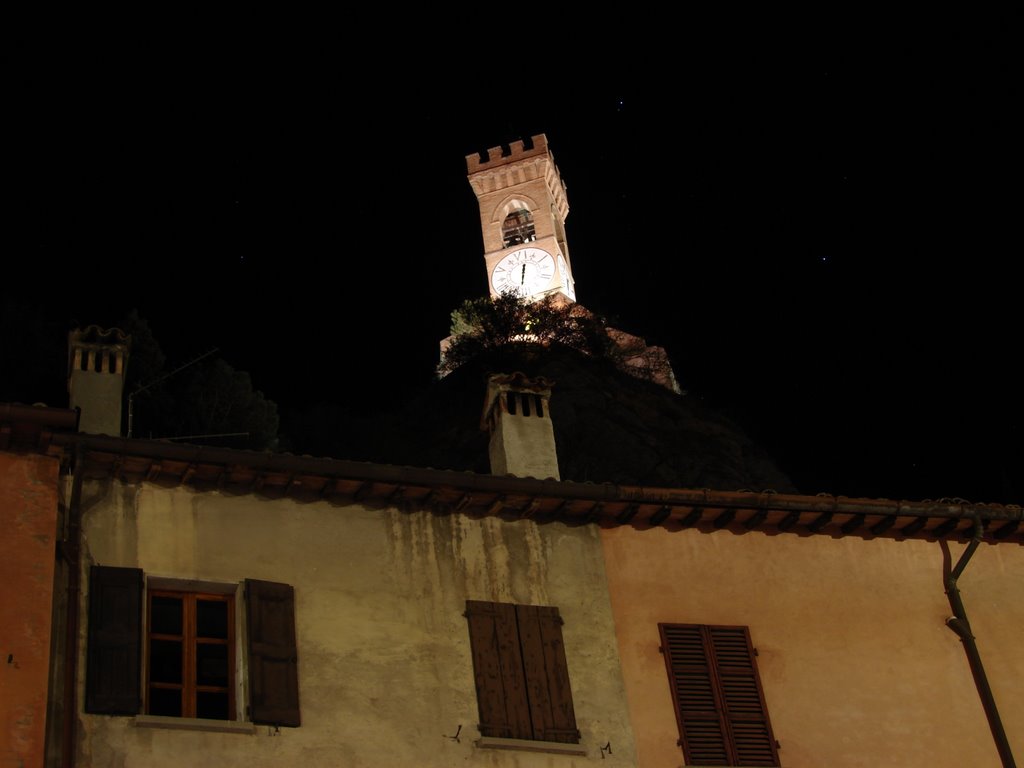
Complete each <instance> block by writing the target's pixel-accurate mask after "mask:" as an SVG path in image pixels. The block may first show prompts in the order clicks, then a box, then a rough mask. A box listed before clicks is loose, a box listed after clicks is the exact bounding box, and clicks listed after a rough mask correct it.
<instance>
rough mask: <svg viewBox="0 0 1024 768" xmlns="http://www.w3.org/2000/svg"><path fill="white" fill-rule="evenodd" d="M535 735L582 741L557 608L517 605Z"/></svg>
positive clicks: (543, 737)
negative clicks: (574, 709)
mask: <svg viewBox="0 0 1024 768" xmlns="http://www.w3.org/2000/svg"><path fill="white" fill-rule="evenodd" d="M516 619H517V621H518V624H519V643H520V648H521V650H522V657H523V672H524V675H525V677H526V691H527V698H528V700H529V707H530V720H531V722H532V724H533V734H534V735H533V738H535V739H542V740H544V741H560V742H564V743H568V744H578V743H579V740H580V732H579V731H578V730H577V729H576V715H575V713H574V712H573V708H572V691H571V690H570V688H569V667H568V665H567V664H566V662H565V646H564V644H563V643H562V618H561V616H559V615H558V609H557V608H551V607H542V606H536V605H519V606H516Z"/></svg>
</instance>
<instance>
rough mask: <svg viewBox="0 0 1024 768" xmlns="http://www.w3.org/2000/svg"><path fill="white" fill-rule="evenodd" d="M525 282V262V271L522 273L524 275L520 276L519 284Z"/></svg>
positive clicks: (524, 269) (524, 267) (524, 268)
mask: <svg viewBox="0 0 1024 768" xmlns="http://www.w3.org/2000/svg"><path fill="white" fill-rule="evenodd" d="M525 282H526V265H525V264H523V273H522V276H521V277H520V278H519V284H520V285H522V284H523V283H525Z"/></svg>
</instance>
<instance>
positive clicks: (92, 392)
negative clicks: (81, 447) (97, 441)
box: [68, 325, 131, 436]
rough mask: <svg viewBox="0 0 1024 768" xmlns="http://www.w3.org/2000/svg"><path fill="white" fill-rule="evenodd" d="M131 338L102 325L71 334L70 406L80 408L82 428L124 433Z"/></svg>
mask: <svg viewBox="0 0 1024 768" xmlns="http://www.w3.org/2000/svg"><path fill="white" fill-rule="evenodd" d="M130 345H131V337H129V336H128V335H126V334H125V333H124V331H122V330H120V329H119V328H111V329H110V330H108V331H105V330H103V329H102V328H100V327H99V326H98V325H90V326H89V327H88V328H86V329H84V330H82V329H75V330H73V331H71V332H70V333H68V393H69V395H70V407H71V408H77V409H79V411H80V414H81V415H80V417H79V421H78V431H79V432H88V433H90V434H94V435H115V436H117V435H120V434H121V394H122V393H123V391H124V375H125V371H126V370H127V365H128V349H129V347H130Z"/></svg>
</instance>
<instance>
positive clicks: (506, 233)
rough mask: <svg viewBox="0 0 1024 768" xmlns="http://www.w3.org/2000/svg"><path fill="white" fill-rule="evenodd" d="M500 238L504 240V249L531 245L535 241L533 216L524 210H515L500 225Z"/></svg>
mask: <svg viewBox="0 0 1024 768" xmlns="http://www.w3.org/2000/svg"><path fill="white" fill-rule="evenodd" d="M501 236H502V238H504V240H505V247H506V248H508V247H510V246H513V245H520V244H522V243H532V242H533V241H534V240H536V239H537V234H536V232H534V229H533V216H531V215H530V212H529V211H528V210H526V209H525V208H517V209H516V210H514V211H512V213H510V214H509V215H508V216H506V217H505V221H504V222H503V223H502V225H501Z"/></svg>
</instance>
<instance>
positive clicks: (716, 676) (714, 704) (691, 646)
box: [658, 624, 779, 766]
mask: <svg viewBox="0 0 1024 768" xmlns="http://www.w3.org/2000/svg"><path fill="white" fill-rule="evenodd" d="M658 628H659V631H660V633H661V642H662V651H663V653H664V654H665V665H666V667H667V669H668V676H669V683H670V685H671V688H672V694H673V699H674V701H675V707H676V720H677V722H678V724H679V732H680V737H681V738H680V744H681V746H682V748H683V753H684V755H685V758H686V762H687V763H688V764H691V765H734V766H777V765H779V756H778V752H777V751H776V747H775V737H774V736H773V735H772V730H771V724H770V722H769V720H768V710H767V708H766V707H765V703H764V693H763V691H762V689H761V681H760V678H759V677H758V674H757V663H756V661H755V659H754V651H753V646H752V645H751V643H750V634H749V632H748V631H747V628H746V627H722V626H705V625H701V624H659V625H658Z"/></svg>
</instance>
